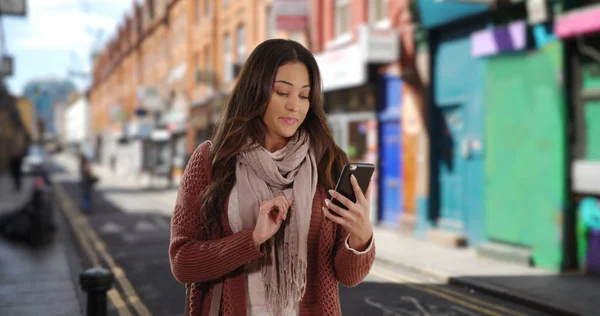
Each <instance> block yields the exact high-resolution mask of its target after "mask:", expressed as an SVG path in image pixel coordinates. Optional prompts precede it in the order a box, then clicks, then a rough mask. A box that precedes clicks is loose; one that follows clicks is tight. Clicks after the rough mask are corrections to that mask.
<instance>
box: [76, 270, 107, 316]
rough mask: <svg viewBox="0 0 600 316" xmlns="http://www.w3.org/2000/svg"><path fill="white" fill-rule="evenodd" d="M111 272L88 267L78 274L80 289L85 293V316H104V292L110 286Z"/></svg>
mask: <svg viewBox="0 0 600 316" xmlns="http://www.w3.org/2000/svg"><path fill="white" fill-rule="evenodd" d="M113 281H114V276H113V274H112V272H110V271H108V270H106V269H102V268H90V269H87V270H85V271H83V272H82V273H81V274H80V275H79V284H80V285H81V289H82V290H83V291H84V292H86V293H87V316H106V292H107V291H108V290H110V289H111V288H112V285H113Z"/></svg>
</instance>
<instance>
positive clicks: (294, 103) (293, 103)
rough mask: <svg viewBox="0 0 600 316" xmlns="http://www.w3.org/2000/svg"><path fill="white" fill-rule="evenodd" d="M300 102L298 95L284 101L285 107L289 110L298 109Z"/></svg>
mask: <svg viewBox="0 0 600 316" xmlns="http://www.w3.org/2000/svg"><path fill="white" fill-rule="evenodd" d="M299 104H300V98H299V97H291V98H290V99H289V100H288V102H287V103H286V108H287V109H288V110H290V111H294V112H296V111H298V110H300V107H299V106H298V105H299Z"/></svg>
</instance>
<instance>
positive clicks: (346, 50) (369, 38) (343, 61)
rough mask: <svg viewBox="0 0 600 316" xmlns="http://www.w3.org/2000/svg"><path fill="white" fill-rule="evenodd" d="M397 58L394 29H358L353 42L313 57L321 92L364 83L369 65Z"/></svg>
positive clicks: (363, 27) (396, 34) (398, 43)
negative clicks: (321, 81)
mask: <svg viewBox="0 0 600 316" xmlns="http://www.w3.org/2000/svg"><path fill="white" fill-rule="evenodd" d="M399 55H400V40H399V37H398V33H397V32H396V31H395V30H385V31H381V30H373V29H371V28H369V27H368V26H367V25H361V26H360V27H359V37H358V41H356V43H354V44H352V45H350V46H346V47H342V48H338V49H332V50H328V51H325V52H324V53H321V54H317V55H315V59H316V60H317V63H318V64H319V68H320V69H321V75H322V76H323V91H331V90H336V89H342V88H351V87H355V86H359V85H362V84H364V83H365V82H366V81H367V64H368V63H377V64H379V63H381V64H385V63H390V62H394V61H397V60H398V58H399Z"/></svg>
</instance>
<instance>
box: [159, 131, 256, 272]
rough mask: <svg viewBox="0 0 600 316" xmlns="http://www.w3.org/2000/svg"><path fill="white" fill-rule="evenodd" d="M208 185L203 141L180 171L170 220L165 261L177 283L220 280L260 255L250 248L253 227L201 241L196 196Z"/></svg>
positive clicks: (208, 165)
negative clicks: (181, 171) (181, 173)
mask: <svg viewBox="0 0 600 316" xmlns="http://www.w3.org/2000/svg"><path fill="white" fill-rule="evenodd" d="M209 182H210V161H209V143H208V142H204V143H203V144H201V145H200V146H199V147H198V148H196V150H195V151H194V153H193V154H192V157H191V158H190V161H189V163H188V165H187V167H186V169H185V171H184V174H183V178H182V181H181V185H180V189H179V192H178V194H177V202H176V203H175V210H174V212H173V217H172V219H171V240H170V244H169V260H170V264H171V272H172V273H173V276H174V277H175V279H177V281H179V282H181V283H194V282H205V281H210V280H214V279H217V278H220V277H222V276H224V275H226V274H227V273H230V272H232V271H234V270H235V269H237V268H238V267H240V266H242V265H243V264H246V263H248V262H250V261H252V260H254V259H257V258H259V257H261V256H262V255H263V253H262V252H260V251H259V249H258V248H257V247H256V246H255V245H254V240H253V238H252V232H253V230H254V228H249V229H246V230H243V231H241V232H238V233H235V234H232V235H229V236H226V237H223V238H220V239H213V240H203V239H202V238H201V235H200V228H201V226H202V224H203V223H202V220H201V218H200V211H199V210H200V207H201V205H202V201H201V199H200V196H201V194H202V192H203V190H204V188H205V187H206V186H207V185H208V183H209Z"/></svg>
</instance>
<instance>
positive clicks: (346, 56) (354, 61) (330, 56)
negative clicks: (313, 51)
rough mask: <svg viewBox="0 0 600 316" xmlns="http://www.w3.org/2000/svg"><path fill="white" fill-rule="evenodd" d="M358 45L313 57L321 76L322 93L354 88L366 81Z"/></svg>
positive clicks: (364, 67) (365, 70)
mask: <svg viewBox="0 0 600 316" xmlns="http://www.w3.org/2000/svg"><path fill="white" fill-rule="evenodd" d="M361 53H362V52H361V48H360V46H359V45H358V44H354V45H352V46H348V47H345V48H342V49H338V50H335V51H330V52H325V53H322V54H318V55H316V56H315V58H316V60H317V63H318V64H319V68H320V69H321V76H322V77H323V91H330V90H336V89H341V88H346V87H354V86H359V85H361V84H363V83H364V82H365V81H366V79H367V68H366V66H365V65H364V57H363V56H362V54H361Z"/></svg>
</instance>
